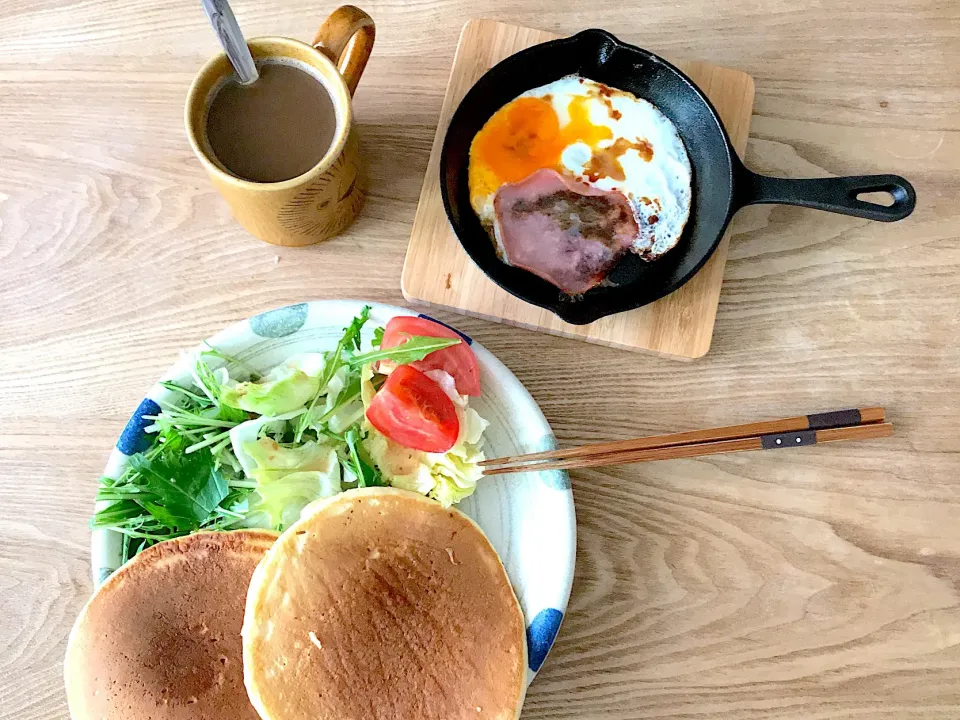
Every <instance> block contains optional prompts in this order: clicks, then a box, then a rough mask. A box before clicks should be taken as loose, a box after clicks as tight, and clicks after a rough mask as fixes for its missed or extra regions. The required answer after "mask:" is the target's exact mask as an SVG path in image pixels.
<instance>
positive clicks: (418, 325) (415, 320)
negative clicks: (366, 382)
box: [380, 315, 480, 397]
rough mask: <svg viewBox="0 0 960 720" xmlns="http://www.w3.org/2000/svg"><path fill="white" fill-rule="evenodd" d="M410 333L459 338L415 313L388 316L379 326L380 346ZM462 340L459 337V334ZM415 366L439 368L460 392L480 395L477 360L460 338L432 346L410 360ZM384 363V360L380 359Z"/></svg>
mask: <svg viewBox="0 0 960 720" xmlns="http://www.w3.org/2000/svg"><path fill="white" fill-rule="evenodd" d="M414 335H420V336H423V337H438V338H460V335H458V334H457V333H456V332H454V331H453V330H451V329H450V328H448V327H446V326H445V325H441V324H440V323H436V322H433V320H427V319H426V318H419V317H405V316H402V315H401V316H398V317H395V318H392V319H391V320H390V321H389V322H388V323H387V326H386V327H385V328H384V329H383V341H382V342H381V343H380V347H382V348H384V349H386V348H392V347H396V346H397V345H400V344H401V343H403V342H406V340H407V339H408V338H409V337H411V336H414ZM460 339H461V340H462V338H460ZM410 364H411V365H412V366H413V367H415V368H416V369H417V370H421V371H423V372H427V371H428V370H443V371H445V372H447V373H449V374H450V375H451V376H452V377H453V381H454V382H455V383H456V386H457V392H459V393H460V394H461V395H471V396H473V397H479V396H480V363H479V362H477V356H476V355H474V353H473V350H471V349H470V345H469V344H468V343H467V342H466V341H463V342H461V343H460V344H459V345H453V346H452V347H448V348H444V349H443V350H436V351H434V352H432V353H430V354H429V355H427V356H426V357H425V358H424V359H423V360H418V361H417V362H413V363H410ZM384 365H386V363H384Z"/></svg>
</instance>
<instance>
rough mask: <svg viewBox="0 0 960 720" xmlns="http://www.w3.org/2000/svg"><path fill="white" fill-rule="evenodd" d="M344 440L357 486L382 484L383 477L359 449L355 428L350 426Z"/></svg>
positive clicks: (358, 438)
mask: <svg viewBox="0 0 960 720" xmlns="http://www.w3.org/2000/svg"><path fill="white" fill-rule="evenodd" d="M344 440H345V441H346V443H347V459H348V460H349V462H350V469H351V470H352V471H353V474H354V475H356V477H357V487H358V488H362V487H373V486H375V485H383V484H384V482H383V478H382V477H381V476H380V472H379V471H378V470H377V469H376V467H374V466H373V464H372V463H370V462H367V460H368V459H364V457H362V455H361V450H360V434H359V433H358V432H357V429H356V428H350V429H349V430H347V432H346V433H345V434H344Z"/></svg>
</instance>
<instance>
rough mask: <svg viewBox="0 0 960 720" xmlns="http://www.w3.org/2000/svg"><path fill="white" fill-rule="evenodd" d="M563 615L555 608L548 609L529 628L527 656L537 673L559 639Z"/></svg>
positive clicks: (538, 615)
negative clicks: (555, 641) (558, 633)
mask: <svg viewBox="0 0 960 720" xmlns="http://www.w3.org/2000/svg"><path fill="white" fill-rule="evenodd" d="M562 621H563V613H562V612H560V611H559V610H557V609H555V608H547V609H546V610H541V611H540V612H538V613H537V616H536V617H535V618H534V619H533V622H531V623H530V627H528V628H527V655H528V656H529V660H530V669H531V670H533V671H534V672H537V671H538V670H539V669H540V666H541V665H543V661H544V660H545V659H546V657H547V653H548V652H550V647H551V646H552V645H553V641H554V640H556V638H557V632H558V631H559V630H560V623H561V622H562Z"/></svg>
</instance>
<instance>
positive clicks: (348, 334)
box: [294, 305, 370, 442]
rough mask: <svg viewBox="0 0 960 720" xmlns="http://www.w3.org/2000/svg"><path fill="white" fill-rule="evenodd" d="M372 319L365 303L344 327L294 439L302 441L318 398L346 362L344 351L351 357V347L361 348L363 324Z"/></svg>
mask: <svg viewBox="0 0 960 720" xmlns="http://www.w3.org/2000/svg"><path fill="white" fill-rule="evenodd" d="M369 319H370V306H369V305H364V306H363V308H362V309H361V310H360V314H359V315H357V317H355V318H354V319H353V320H351V321H350V324H349V325H347V327H345V328H344V329H343V336H342V337H341V338H340V340H339V342H337V347H336V348H334V349H333V351H332V352H331V353H330V354H329V355H328V356H327V362H326V363H325V364H324V366H323V373H321V375H320V387H319V388H318V389H317V392H316V394H315V395H314V396H313V400H311V401H310V404H309V405H308V406H307V411H306V412H305V413H304V414H303V415H301V416H300V419H299V420H298V421H297V430H296V432H295V433H294V441H295V442H300V440H301V439H302V438H303V433H304V432H305V431H306V429H307V427H308V425H309V423H310V418H311V417H312V416H313V409H314V408H315V407H316V405H317V400H319V399H320V397H321V396H322V395H323V394H324V393H325V392H326V390H327V386H328V385H329V384H330V381H331V380H332V379H333V376H334V375H335V374H336V373H337V370H339V369H340V368H341V367H343V366H344V365H345V364H347V363H345V362H344V359H343V355H344V353H348V352H349V353H350V355H351V357H352V356H353V353H352V351H351V348H353V349H356V350H357V351H359V350H360V339H361V338H360V332H361V331H362V330H363V326H364V325H365V324H366V323H367V320H369Z"/></svg>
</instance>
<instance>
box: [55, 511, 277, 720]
mask: <svg viewBox="0 0 960 720" xmlns="http://www.w3.org/2000/svg"><path fill="white" fill-rule="evenodd" d="M276 537H277V535H276V533H271V532H265V531H260V530H240V531H236V532H229V533H198V534H196V535H190V536H187V537H183V538H178V539H176V540H168V541H166V542H162V543H159V544H158V545H154V546H153V547H151V548H148V549H147V550H144V551H143V552H142V553H140V554H139V555H137V556H136V557H135V558H134V559H133V560H131V561H130V562H128V563H127V564H126V565H124V566H123V567H121V568H120V569H119V570H117V572H115V573H114V574H113V575H112V576H111V577H110V579H109V580H107V582H105V583H104V584H103V586H102V587H101V588H100V589H99V590H98V591H97V593H96V594H95V595H94V596H93V597H92V598H91V599H90V601H89V602H88V603H87V605H86V607H84V609H83V611H82V612H81V613H80V617H78V618H77V622H76V624H75V625H74V627H73V631H72V632H71V633H70V640H69V641H68V643H67V656H66V661H65V670H64V677H65V681H66V686H67V700H68V702H69V705H70V715H71V717H72V718H73V720H120V719H121V718H122V719H123V720H148V719H149V720H187V719H188V718H189V719H190V720H199V719H201V718H202V719H203V720H219V719H220V718H223V720H259V718H258V717H257V713H256V711H255V710H254V709H253V707H252V706H251V705H250V701H249V699H248V698H247V693H246V691H245V689H244V686H243V664H242V662H243V659H242V645H241V640H240V629H241V627H242V625H243V611H244V599H245V598H246V594H247V587H248V586H249V584H250V576H251V575H253V571H254V568H255V567H256V566H257V563H258V562H259V561H260V560H261V558H262V557H263V554H264V553H265V552H266V551H267V549H268V548H269V547H270V545H272V544H273V541H274V540H275V539H276Z"/></svg>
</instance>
